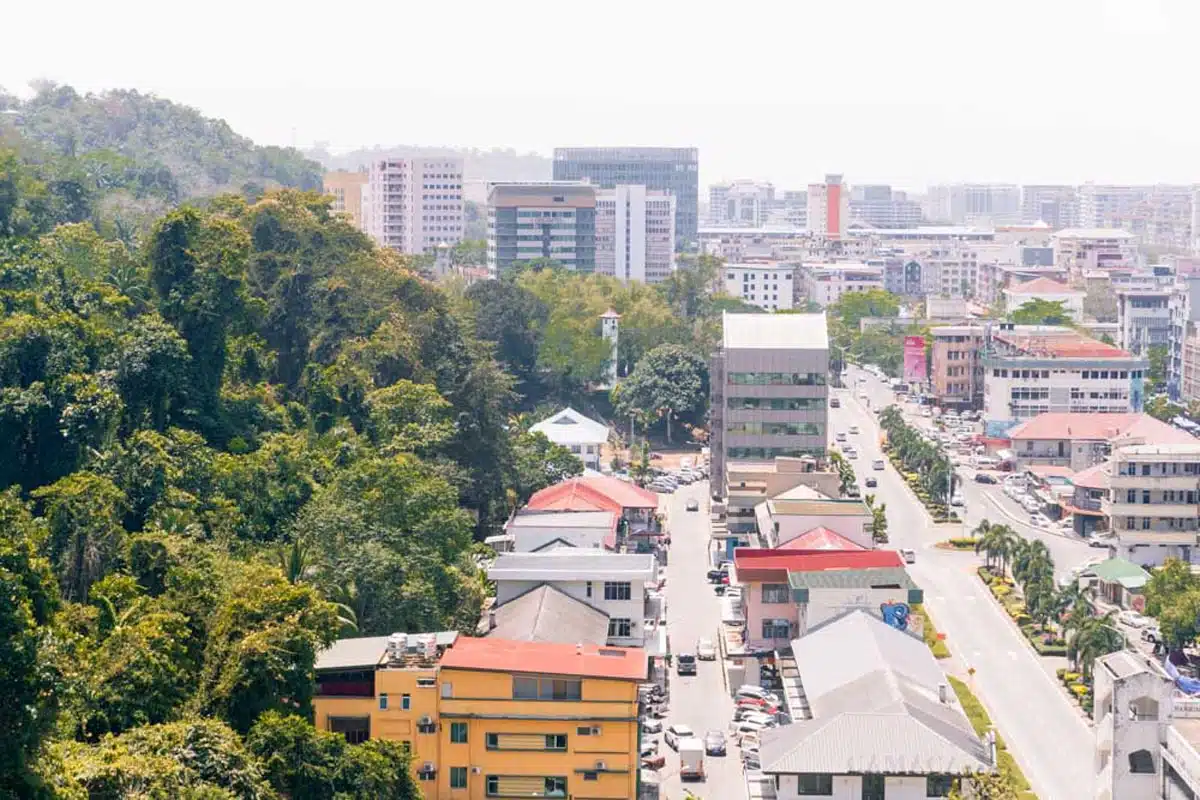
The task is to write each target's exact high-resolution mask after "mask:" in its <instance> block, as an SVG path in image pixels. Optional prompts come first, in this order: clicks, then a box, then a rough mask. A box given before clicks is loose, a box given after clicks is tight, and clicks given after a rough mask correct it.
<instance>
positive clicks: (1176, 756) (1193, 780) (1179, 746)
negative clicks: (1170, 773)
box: [1162, 725, 1200, 791]
mask: <svg viewBox="0 0 1200 800" xmlns="http://www.w3.org/2000/svg"><path fill="white" fill-rule="evenodd" d="M1162 757H1163V759H1164V760H1166V761H1167V763H1169V764H1170V765H1171V766H1172V767H1173V768H1174V770H1175V771H1176V772H1177V773H1178V774H1179V777H1180V778H1182V779H1183V780H1184V781H1186V782H1187V784H1188V787H1189V788H1190V789H1192V791H1200V754H1198V753H1197V752H1196V748H1195V747H1194V746H1193V745H1192V743H1191V742H1190V741H1188V738H1187V737H1186V736H1184V734H1183V733H1181V732H1180V730H1179V728H1177V727H1175V726H1174V725H1170V726H1168V727H1167V741H1166V746H1165V747H1163V748H1162Z"/></svg>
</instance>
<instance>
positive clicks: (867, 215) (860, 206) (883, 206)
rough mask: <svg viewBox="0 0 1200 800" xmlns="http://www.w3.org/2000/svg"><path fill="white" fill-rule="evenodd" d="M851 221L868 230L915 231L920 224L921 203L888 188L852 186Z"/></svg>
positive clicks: (883, 186) (880, 186)
mask: <svg viewBox="0 0 1200 800" xmlns="http://www.w3.org/2000/svg"><path fill="white" fill-rule="evenodd" d="M850 219H851V220H853V221H855V222H860V223H862V224H863V225H866V226H867V227H869V228H915V227H917V226H919V225H920V224H921V204H920V203H918V202H916V201H915V200H909V199H908V195H907V194H906V193H904V192H896V191H893V190H892V187H891V186H887V185H875V186H869V185H868V186H851V187H850Z"/></svg>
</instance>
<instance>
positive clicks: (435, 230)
mask: <svg viewBox="0 0 1200 800" xmlns="http://www.w3.org/2000/svg"><path fill="white" fill-rule="evenodd" d="M462 172H463V160H462V159H461V158H451V157H448V156H438V157H436V158H389V159H384V160H380V161H375V162H373V163H372V164H371V169H370V172H369V173H368V177H367V185H366V187H365V190H364V192H363V212H362V213H363V222H364V227H365V229H366V232H367V234H368V235H370V236H371V238H373V239H374V240H375V241H376V242H377V243H378V244H380V245H382V246H384V247H390V248H392V249H394V250H398V251H400V252H401V253H407V254H409V255H421V254H424V253H433V252H435V250H436V248H437V246H438V245H439V244H441V243H443V242H445V243H446V244H451V245H452V244H457V243H458V242H461V241H462V239H463V199H462Z"/></svg>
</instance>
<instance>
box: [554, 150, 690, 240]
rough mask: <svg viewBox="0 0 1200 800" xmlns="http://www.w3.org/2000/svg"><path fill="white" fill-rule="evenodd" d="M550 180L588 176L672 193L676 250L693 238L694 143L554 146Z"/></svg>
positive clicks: (603, 184)
mask: <svg viewBox="0 0 1200 800" xmlns="http://www.w3.org/2000/svg"><path fill="white" fill-rule="evenodd" d="M554 180H556V181H588V182H589V183H592V184H593V185H595V186H597V187H599V188H601V189H613V188H615V187H617V186H620V185H627V186H645V187H646V188H647V189H651V190H655V191H663V192H668V193H669V194H672V195H674V197H675V249H676V250H684V249H687V248H689V247H691V246H693V244H694V243H695V242H696V233H697V231H698V230H699V211H700V205H699V204H700V198H699V192H700V151H699V150H697V149H696V148H694V147H556V148H555V149H554Z"/></svg>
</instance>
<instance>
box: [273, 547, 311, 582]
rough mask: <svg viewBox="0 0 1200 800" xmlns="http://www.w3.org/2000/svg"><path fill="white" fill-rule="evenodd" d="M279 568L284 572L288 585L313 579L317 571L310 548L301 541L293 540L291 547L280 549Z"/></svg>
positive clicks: (278, 553)
mask: <svg viewBox="0 0 1200 800" xmlns="http://www.w3.org/2000/svg"><path fill="white" fill-rule="evenodd" d="M277 555H278V556H279V566H280V568H281V569H282V570H283V574H284V576H285V577H286V578H287V579H288V583H291V584H297V583H300V582H301V581H304V580H305V579H307V578H311V577H312V576H313V575H314V574H315V573H316V571H317V568H316V565H315V564H313V563H312V559H311V557H310V555H309V551H308V547H307V546H306V545H305V544H304V543H303V542H301V541H300V540H299V539H294V540H292V546H291V547H281V548H279V550H278V552H277Z"/></svg>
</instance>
